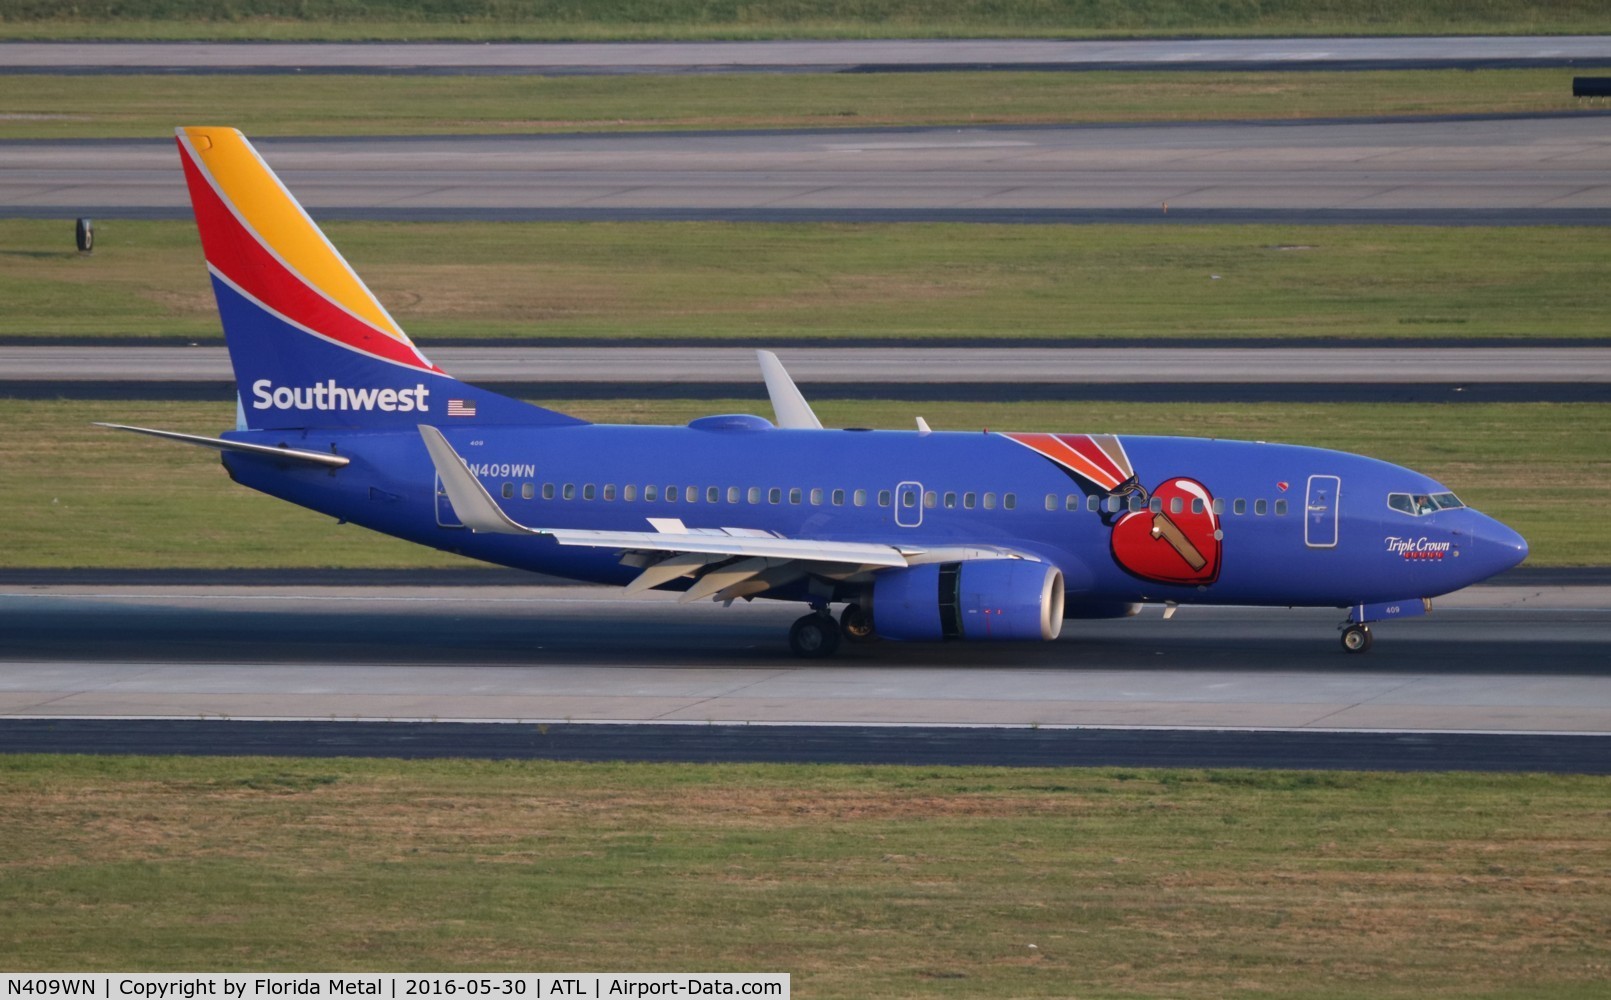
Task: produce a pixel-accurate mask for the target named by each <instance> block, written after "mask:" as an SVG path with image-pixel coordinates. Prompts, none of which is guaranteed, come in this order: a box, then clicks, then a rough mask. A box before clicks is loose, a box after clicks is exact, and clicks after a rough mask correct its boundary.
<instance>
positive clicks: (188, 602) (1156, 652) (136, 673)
mask: <svg viewBox="0 0 1611 1000" xmlns="http://www.w3.org/2000/svg"><path fill="white" fill-rule="evenodd" d="M1608 605H1611V600H1608V591H1607V590H1606V589H1605V588H1601V587H1560V586H1549V585H1542V584H1522V585H1519V586H1509V587H1485V588H1474V589H1472V590H1470V591H1467V592H1465V593H1463V594H1461V595H1455V596H1451V597H1450V598H1447V599H1442V600H1440V601H1439V602H1437V607H1436V610H1435V611H1434V614H1433V615H1432V616H1431V617H1430V618H1427V619H1421V620H1417V621H1414V622H1398V623H1389V624H1383V625H1378V626H1377V627H1376V633H1377V641H1376V645H1375V648H1374V649H1373V651H1372V652H1371V653H1369V654H1367V655H1366V656H1362V657H1352V656H1348V655H1346V654H1344V653H1343V652H1342V651H1341V649H1340V646H1339V645H1338V643H1337V633H1336V627H1335V626H1336V624H1337V622H1338V621H1339V620H1340V618H1341V612H1340V611H1335V610H1326V609H1321V610H1307V611H1289V610H1279V609H1278V610H1264V609H1206V608H1205V609H1193V608H1185V609H1182V610H1181V611H1180V612H1179V613H1178V614H1177V615H1176V616H1175V618H1174V619H1173V620H1171V621H1167V622H1166V621H1163V620H1161V619H1160V618H1159V617H1158V611H1157V610H1156V609H1154V610H1152V611H1150V612H1148V613H1147V614H1145V615H1143V616H1142V617H1140V618H1136V619H1124V620H1119V621H1097V622H1083V621H1074V622H1069V623H1068V624H1067V627H1066V628H1065V630H1064V637H1063V638H1062V639H1060V640H1059V641H1057V642H1055V643H1049V644H1028V645H1017V644H1012V645H1000V646H997V645H975V644H951V645H929V644H922V645H903V644H896V643H879V644H873V645H866V646H853V647H849V648H848V649H847V650H845V652H844V653H843V655H841V656H840V657H839V658H837V659H835V660H833V661H827V662H818V661H800V660H797V659H794V658H793V657H792V656H791V655H790V654H789V652H788V649H787V643H786V641H785V636H786V632H787V627H788V625H789V623H790V622H791V621H792V620H793V619H794V618H795V617H797V616H798V614H799V609H798V608H797V607H795V606H793V605H783V604H777V603H773V602H756V603H755V604H753V605H743V604H741V605H736V606H734V607H732V608H722V607H720V606H717V605H713V604H695V605H692V606H685V605H678V604H676V603H675V602H674V600H673V597H672V595H665V594H659V593H654V594H650V595H645V596H643V597H640V598H636V599H628V598H622V597H620V596H618V595H617V593H616V592H615V591H612V590H604V589H599V588H583V587H531V588H521V587H497V588H491V589H484V590H483V589H477V588H473V587H471V588H406V587H405V588H395V587H394V588H382V589H379V590H376V589H365V588H262V587H238V586H225V587H194V586H190V587H187V586H182V585H171V586H154V587H96V586H60V585H58V586H40V587H16V586H12V587H8V588H6V590H5V592H4V593H0V712H3V713H4V714H6V715H10V716H48V717H68V716H86V717H111V716H141V717H147V716H157V717H169V718H199V717H218V716H228V717H231V718H305V719H306V718H311V719H331V718H336V719H355V718H356V719H373V720H386V719H393V720H397V719H416V720H450V719H451V720H466V721H488V720H519V719H524V720H546V721H550V722H559V721H583V720H587V721H609V722H656V723H668V722H681V723H705V722H724V723H781V724H857V725H866V724H915V725H1018V726H1029V725H1041V726H1053V725H1072V726H1090V725H1110V726H1111V725H1119V726H1153V727H1208V728H1227V727H1231V728H1237V727H1251V728H1260V729H1271V728H1274V729H1327V730H1332V729H1348V730H1427V731H1503V732H1580V733H1583V732H1586V733H1611V656H1608V655H1607V654H1608V652H1611V613H1608V611H1607V607H1608Z"/></svg>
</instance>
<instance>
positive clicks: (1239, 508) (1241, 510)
mask: <svg viewBox="0 0 1611 1000" xmlns="http://www.w3.org/2000/svg"><path fill="white" fill-rule="evenodd" d="M1236 513H1237V516H1239V517H1240V516H1241V515H1243V514H1246V513H1247V501H1246V500H1243V499H1242V498H1241V497H1237V498H1236Z"/></svg>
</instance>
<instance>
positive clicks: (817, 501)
mask: <svg viewBox="0 0 1611 1000" xmlns="http://www.w3.org/2000/svg"><path fill="white" fill-rule="evenodd" d="M811 506H813V507H821V506H822V487H820V486H813V487H811Z"/></svg>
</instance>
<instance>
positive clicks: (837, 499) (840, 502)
mask: <svg viewBox="0 0 1611 1000" xmlns="http://www.w3.org/2000/svg"><path fill="white" fill-rule="evenodd" d="M833 505H834V506H835V507H843V506H844V505H845V491H844V490H834V491H833Z"/></svg>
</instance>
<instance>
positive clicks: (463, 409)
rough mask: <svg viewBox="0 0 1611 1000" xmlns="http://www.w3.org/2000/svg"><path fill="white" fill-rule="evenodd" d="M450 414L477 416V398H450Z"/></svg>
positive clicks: (453, 415)
mask: <svg viewBox="0 0 1611 1000" xmlns="http://www.w3.org/2000/svg"><path fill="white" fill-rule="evenodd" d="M447 415H448V416H450V417H473V416H475V400H473V399H450V400H448V414H447Z"/></svg>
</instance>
